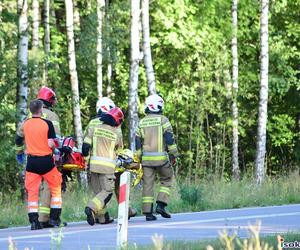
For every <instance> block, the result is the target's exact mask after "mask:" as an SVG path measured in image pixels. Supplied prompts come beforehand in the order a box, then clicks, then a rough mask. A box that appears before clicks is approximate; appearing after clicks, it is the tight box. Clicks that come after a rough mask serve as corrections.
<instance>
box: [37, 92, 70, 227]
mask: <svg viewBox="0 0 300 250" xmlns="http://www.w3.org/2000/svg"><path fill="white" fill-rule="evenodd" d="M37 98H38V99H39V100H41V101H42V102H43V109H42V111H43V118H45V119H47V120H50V121H51V122H52V123H53V126H54V130H55V133H56V137H57V138H61V132H60V124H59V118H58V115H57V114H56V113H55V112H53V107H54V106H55V105H56V103H57V98H56V94H55V92H54V91H53V90H52V89H50V88H48V87H46V86H43V87H41V89H40V90H39V92H38V96H37ZM56 152H57V153H58V151H56ZM50 201H51V197H50V190H49V187H48V185H47V182H45V181H42V184H41V188H40V206H39V221H40V223H41V225H42V227H44V228H47V227H51V226H50V225H49V214H50ZM64 225H66V224H65V223H64Z"/></svg>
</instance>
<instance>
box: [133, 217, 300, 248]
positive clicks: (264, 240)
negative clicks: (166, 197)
mask: <svg viewBox="0 0 300 250" xmlns="http://www.w3.org/2000/svg"><path fill="white" fill-rule="evenodd" d="M260 228H261V224H260V222H257V224H256V225H252V226H249V229H248V231H249V233H248V234H249V237H248V238H238V237H237V236H236V235H231V236H229V235H228V233H227V232H226V231H223V232H221V233H220V237H219V239H212V240H198V241H171V242H168V241H167V242H164V241H163V237H162V236H158V235H154V236H152V241H153V244H152V245H146V246H137V245H131V246H129V250H134V249H139V250H181V249H185V250H202V249H203V250H214V249H215V250H234V249H243V250H272V249H278V250H282V249H284V248H282V245H281V239H283V240H284V242H285V243H290V242H295V241H298V242H299V241H300V232H290V233H286V234H283V235H268V236H261V235H260ZM291 249H295V248H291Z"/></svg>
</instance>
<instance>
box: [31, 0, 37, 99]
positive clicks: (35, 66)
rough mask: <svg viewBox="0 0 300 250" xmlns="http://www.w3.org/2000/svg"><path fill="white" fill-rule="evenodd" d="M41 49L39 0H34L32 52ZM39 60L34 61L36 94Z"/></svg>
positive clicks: (34, 88)
mask: <svg viewBox="0 0 300 250" xmlns="http://www.w3.org/2000/svg"><path fill="white" fill-rule="evenodd" d="M38 51H39V0H32V52H33V54H37V53H38ZM38 72H39V61H38V59H37V58H36V57H35V58H34V61H33V71H32V78H33V79H32V80H33V81H32V82H33V84H32V86H33V92H34V95H35V96H36V95H37V89H38V79H39V76H38V75H39V73H38Z"/></svg>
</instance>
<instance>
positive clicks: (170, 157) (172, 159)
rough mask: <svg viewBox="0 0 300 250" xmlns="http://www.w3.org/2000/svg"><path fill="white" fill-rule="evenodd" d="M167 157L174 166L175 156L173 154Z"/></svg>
mask: <svg viewBox="0 0 300 250" xmlns="http://www.w3.org/2000/svg"><path fill="white" fill-rule="evenodd" d="M169 159H170V163H171V165H172V166H173V167H174V166H175V165H176V163H177V161H176V157H175V156H174V155H170V156H169Z"/></svg>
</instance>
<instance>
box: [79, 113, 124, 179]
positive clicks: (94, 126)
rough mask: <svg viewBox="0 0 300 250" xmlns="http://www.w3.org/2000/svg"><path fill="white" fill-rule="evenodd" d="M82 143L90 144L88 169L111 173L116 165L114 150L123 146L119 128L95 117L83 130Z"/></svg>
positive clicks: (95, 171)
mask: <svg viewBox="0 0 300 250" xmlns="http://www.w3.org/2000/svg"><path fill="white" fill-rule="evenodd" d="M84 143H87V144H89V145H90V146H91V149H90V159H89V167H90V171H91V172H94V173H100V174H113V173H114V172H115V166H116V162H115V160H116V153H115V151H116V149H119V148H121V147H122V146H123V141H122V132H121V129H120V128H118V127H112V126H109V125H107V124H104V123H103V122H102V121H100V120H99V118H95V119H93V120H91V121H90V123H89V125H88V127H87V128H86V130H85V135H84Z"/></svg>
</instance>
